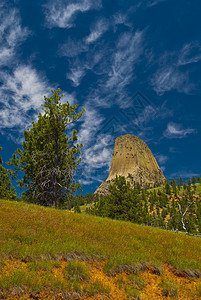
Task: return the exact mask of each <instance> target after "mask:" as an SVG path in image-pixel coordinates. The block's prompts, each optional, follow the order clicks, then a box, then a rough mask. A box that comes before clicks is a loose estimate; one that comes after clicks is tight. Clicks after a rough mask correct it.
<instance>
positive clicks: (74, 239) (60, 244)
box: [0, 200, 201, 280]
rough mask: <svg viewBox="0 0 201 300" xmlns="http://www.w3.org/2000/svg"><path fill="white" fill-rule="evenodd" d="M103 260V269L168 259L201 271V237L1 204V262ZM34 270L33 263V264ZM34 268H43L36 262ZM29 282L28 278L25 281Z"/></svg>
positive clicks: (28, 205) (19, 203) (8, 203)
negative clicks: (11, 257)
mask: <svg viewBox="0 0 201 300" xmlns="http://www.w3.org/2000/svg"><path fill="white" fill-rule="evenodd" d="M74 252H76V253H77V254H76V255H77V256H78V257H79V256H81V257H82V258H83V259H84V258H86V259H87V258H88V259H91V258H94V259H105V260H106V261H107V264H106V266H105V271H106V272H108V273H112V272H114V271H115V270H118V269H119V268H122V266H127V267H128V268H129V266H132V268H133V269H135V268H136V269H138V268H140V267H141V265H142V264H143V263H145V262H146V263H149V264H151V265H153V266H160V265H162V264H163V263H169V264H171V265H173V266H174V267H176V268H178V269H182V270H185V269H191V270H197V271H199V272H201V260H200V256H201V239H200V238H198V237H192V236H186V235H185V234H183V233H174V232H170V231H165V230H161V229H158V228H152V227H146V226H141V225H135V224H132V223H129V222H123V221H115V220H110V219H107V218H104V219H103V218H100V217H94V216H89V215H83V214H81V215H80V214H73V213H70V212H66V211H60V210H55V209H52V208H43V207H40V206H37V205H31V204H25V203H22V202H13V201H12V202H11V201H4V200H1V202H0V261H1V262H3V261H4V260H5V259H6V258H8V257H9V256H14V257H18V258H24V257H31V258H34V261H35V260H36V261H37V260H43V264H44V268H48V264H49V262H47V261H45V260H49V261H50V262H51V263H52V261H53V260H56V259H59V258H60V257H61V256H64V257H66V258H68V256H69V257H70V255H72V253H74ZM32 267H33V269H34V267H35V268H37V264H36V265H33V263H32ZM38 268H42V267H41V266H38ZM32 271H33V272H34V270H32ZM27 280H28V279H27Z"/></svg>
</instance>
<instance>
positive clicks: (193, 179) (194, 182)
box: [192, 176, 196, 184]
mask: <svg viewBox="0 0 201 300" xmlns="http://www.w3.org/2000/svg"><path fill="white" fill-rule="evenodd" d="M192 184H196V179H195V176H193V177H192Z"/></svg>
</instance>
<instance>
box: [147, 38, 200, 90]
mask: <svg viewBox="0 0 201 300" xmlns="http://www.w3.org/2000/svg"><path fill="white" fill-rule="evenodd" d="M200 60H201V45H200V44H199V43H198V42H191V43H189V44H185V45H184V46H183V47H182V49H181V50H178V51H173V52H166V53H165V54H163V55H162V56H161V57H160V59H159V60H158V62H157V63H159V67H158V70H157V71H156V73H155V74H154V76H152V78H151V79H150V83H151V85H152V86H153V89H154V90H155V91H156V93H157V94H159V95H163V94H164V93H165V92H168V91H171V90H177V91H178V92H179V93H181V92H182V93H186V94H188V93H190V92H191V90H193V89H194V88H195V86H194V84H191V83H190V80H189V72H188V71H186V70H183V69H182V68H181V66H184V65H188V64H192V63H197V62H199V61H200Z"/></svg>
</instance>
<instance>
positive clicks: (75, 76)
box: [66, 66, 85, 87]
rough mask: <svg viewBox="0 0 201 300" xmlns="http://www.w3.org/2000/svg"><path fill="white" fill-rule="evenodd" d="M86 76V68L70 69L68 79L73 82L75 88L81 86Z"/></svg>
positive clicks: (76, 67)
mask: <svg viewBox="0 0 201 300" xmlns="http://www.w3.org/2000/svg"><path fill="white" fill-rule="evenodd" d="M84 75H85V68H84V67H82V66H75V67H72V68H71V69H70V72H69V73H67V74H66V78H68V79H70V80H71V81H72V84H73V86H75V87H77V86H79V85H80V82H81V80H82V78H83V77H84Z"/></svg>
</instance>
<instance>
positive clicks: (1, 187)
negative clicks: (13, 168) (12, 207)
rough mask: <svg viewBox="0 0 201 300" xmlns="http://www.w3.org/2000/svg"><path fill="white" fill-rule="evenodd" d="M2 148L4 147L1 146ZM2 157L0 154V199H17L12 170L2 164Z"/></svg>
mask: <svg viewBox="0 0 201 300" xmlns="http://www.w3.org/2000/svg"><path fill="white" fill-rule="evenodd" d="M0 150H2V147H0ZM2 163H3V161H2V157H1V155H0V199H9V200H14V199H16V192H15V188H14V187H13V186H12V183H11V180H10V176H11V172H9V171H8V170H6V169H5V168H4V167H3V166H2Z"/></svg>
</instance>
